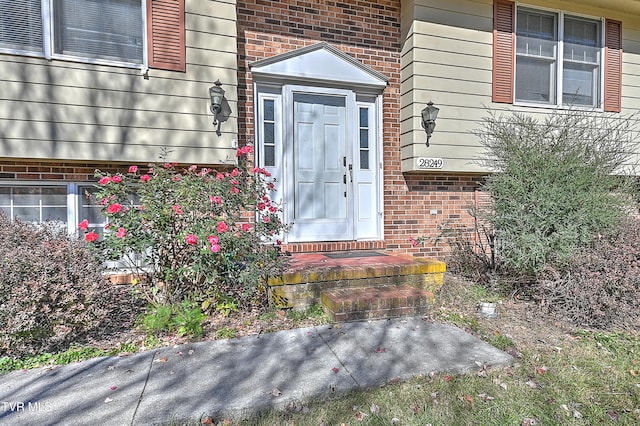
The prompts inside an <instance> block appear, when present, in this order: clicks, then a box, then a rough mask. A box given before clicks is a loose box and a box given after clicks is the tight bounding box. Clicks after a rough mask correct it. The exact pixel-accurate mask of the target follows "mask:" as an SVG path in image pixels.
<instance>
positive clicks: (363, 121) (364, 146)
mask: <svg viewBox="0 0 640 426" xmlns="http://www.w3.org/2000/svg"><path fill="white" fill-rule="evenodd" d="M369 133H370V129H369V108H364V107H360V149H359V152H360V169H362V170H368V169H369V149H370V147H369Z"/></svg>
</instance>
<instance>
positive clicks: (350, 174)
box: [349, 164, 353, 182]
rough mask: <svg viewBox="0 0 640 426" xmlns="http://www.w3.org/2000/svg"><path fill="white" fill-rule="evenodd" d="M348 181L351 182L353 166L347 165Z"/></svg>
mask: <svg viewBox="0 0 640 426" xmlns="http://www.w3.org/2000/svg"><path fill="white" fill-rule="evenodd" d="M349 181H350V182H353V164H349Z"/></svg>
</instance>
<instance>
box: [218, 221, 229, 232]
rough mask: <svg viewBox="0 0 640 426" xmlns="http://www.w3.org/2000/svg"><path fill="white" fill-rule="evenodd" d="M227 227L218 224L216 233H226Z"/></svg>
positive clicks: (221, 223) (221, 222) (222, 223)
mask: <svg viewBox="0 0 640 426" xmlns="http://www.w3.org/2000/svg"><path fill="white" fill-rule="evenodd" d="M228 230H229V227H228V226H227V224H226V223H224V222H223V221H220V222H218V233H223V232H227V231H228Z"/></svg>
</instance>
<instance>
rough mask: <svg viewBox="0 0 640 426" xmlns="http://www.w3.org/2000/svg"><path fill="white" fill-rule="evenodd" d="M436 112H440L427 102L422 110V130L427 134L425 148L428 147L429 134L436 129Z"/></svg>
mask: <svg viewBox="0 0 640 426" xmlns="http://www.w3.org/2000/svg"><path fill="white" fill-rule="evenodd" d="M438 111H440V109H439V108H436V107H434V106H433V102H431V101H429V102H428V103H427V106H426V107H425V108H424V109H423V110H422V128H423V129H424V131H425V132H426V133H427V146H429V138H431V134H432V133H433V130H434V129H435V128H436V118H438Z"/></svg>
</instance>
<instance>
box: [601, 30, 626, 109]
mask: <svg viewBox="0 0 640 426" xmlns="http://www.w3.org/2000/svg"><path fill="white" fill-rule="evenodd" d="M604 46H605V55H604V58H605V63H604V110H605V111H609V112H620V111H621V110H622V23H621V22H620V21H612V20H610V19H607V21H606V24H605V36H604Z"/></svg>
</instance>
